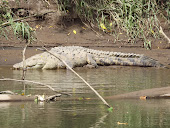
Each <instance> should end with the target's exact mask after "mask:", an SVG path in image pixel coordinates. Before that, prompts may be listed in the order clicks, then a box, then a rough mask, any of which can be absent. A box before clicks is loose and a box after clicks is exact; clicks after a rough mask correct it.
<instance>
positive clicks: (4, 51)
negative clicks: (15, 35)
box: [0, 46, 170, 67]
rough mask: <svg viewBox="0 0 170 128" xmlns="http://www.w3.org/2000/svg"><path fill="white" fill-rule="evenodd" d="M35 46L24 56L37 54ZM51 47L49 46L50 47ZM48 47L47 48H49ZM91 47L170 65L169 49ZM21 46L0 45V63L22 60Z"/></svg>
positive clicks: (13, 62)
mask: <svg viewBox="0 0 170 128" xmlns="http://www.w3.org/2000/svg"><path fill="white" fill-rule="evenodd" d="M36 48H37V47H29V48H28V49H27V50H26V58H28V57H30V56H32V55H35V54H38V53H40V52H41V51H37V50H36ZM50 48H51V47H50ZM50 48H49V49H50ZM89 48H92V49H98V50H104V51H113V52H126V53H137V54H144V55H146V56H149V57H151V58H154V59H156V60H158V61H159V62H160V63H162V64H164V65H166V66H167V67H170V54H169V53H170V51H169V49H153V50H146V49H144V48H115V47H95V46H94V47H89ZM22 50H23V49H22V48H16V47H15V48H14V47H12V48H11V47H3V48H2V47H1V48H0V65H13V64H15V63H18V62H21V61H22Z"/></svg>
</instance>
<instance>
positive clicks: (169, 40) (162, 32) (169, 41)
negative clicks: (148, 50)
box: [159, 26, 170, 43]
mask: <svg viewBox="0 0 170 128" xmlns="http://www.w3.org/2000/svg"><path fill="white" fill-rule="evenodd" d="M159 32H160V33H161V34H162V35H163V36H164V37H165V38H166V39H167V40H168V43H170V39H169V37H168V36H167V35H166V34H165V33H164V31H163V29H162V27H161V26H160V30H159Z"/></svg>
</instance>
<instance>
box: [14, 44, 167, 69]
mask: <svg viewBox="0 0 170 128" xmlns="http://www.w3.org/2000/svg"><path fill="white" fill-rule="evenodd" d="M50 52H51V53H53V54H54V55H55V56H57V57H58V58H60V59H61V60H64V61H65V62H66V63H67V64H68V65H69V66H70V67H71V68H75V67H83V66H86V65H87V66H89V67H98V66H109V65H123V66H141V67H165V66H164V65H163V64H161V63H159V62H158V61H157V60H155V59H152V58H150V57H147V56H145V55H143V54H134V53H121V52H109V51H100V50H94V49H89V48H85V47H80V46H60V47H54V48H52V49H51V50H50ZM54 55H52V54H50V53H49V52H43V53H40V54H36V55H34V56H32V57H30V58H28V59H26V60H25V62H26V67H27V69H57V68H67V67H66V65H65V64H64V63H63V62H62V61H60V59H58V58H56V57H55V56H54ZM13 68H14V69H22V68H23V62H20V63H17V64H14V65H13Z"/></svg>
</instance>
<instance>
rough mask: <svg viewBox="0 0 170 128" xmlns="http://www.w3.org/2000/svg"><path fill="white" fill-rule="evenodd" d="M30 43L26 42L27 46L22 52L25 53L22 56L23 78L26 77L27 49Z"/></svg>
mask: <svg viewBox="0 0 170 128" xmlns="http://www.w3.org/2000/svg"><path fill="white" fill-rule="evenodd" d="M28 45H29V44H26V45H25V47H24V49H23V52H22V54H23V56H22V60H23V74H22V80H24V79H25V76H26V71H27V68H26V62H25V51H26V49H27V46H28Z"/></svg>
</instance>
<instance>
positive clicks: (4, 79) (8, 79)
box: [0, 78, 71, 96]
mask: <svg viewBox="0 0 170 128" xmlns="http://www.w3.org/2000/svg"><path fill="white" fill-rule="evenodd" d="M0 81H16V82H25V83H33V84H38V85H42V86H46V87H48V88H49V89H51V90H52V91H53V92H55V93H59V94H64V95H69V96H70V95H71V94H68V93H63V92H58V91H56V90H55V89H54V88H52V87H51V86H50V85H47V84H44V83H40V82H35V81H30V80H17V79H10V78H3V79H0Z"/></svg>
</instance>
